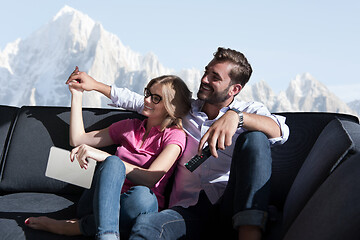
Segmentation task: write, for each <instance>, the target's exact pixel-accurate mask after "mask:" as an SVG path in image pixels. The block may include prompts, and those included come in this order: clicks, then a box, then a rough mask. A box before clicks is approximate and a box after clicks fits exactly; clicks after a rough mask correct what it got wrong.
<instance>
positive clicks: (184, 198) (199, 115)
mask: <svg viewBox="0 0 360 240" xmlns="http://www.w3.org/2000/svg"><path fill="white" fill-rule="evenodd" d="M111 100H112V102H113V104H112V105H114V106H118V107H121V108H124V109H127V110H132V111H137V112H138V113H141V112H142V109H143V107H144V97H143V96H142V95H139V94H137V93H134V92H132V91H130V90H128V89H126V88H116V87H115V86H112V87H111ZM203 104H204V102H203V101H201V100H199V99H197V100H193V101H192V104H191V105H192V107H191V111H190V112H189V114H188V115H187V116H186V117H185V118H184V119H183V126H184V129H185V131H186V132H187V134H188V135H187V143H186V149H185V151H184V153H183V156H182V157H181V159H180V160H179V161H178V165H177V169H176V172H175V174H176V175H175V182H174V185H173V189H172V193H171V196H170V207H172V206H182V207H188V206H192V205H195V204H196V203H197V201H198V198H199V193H200V191H201V190H204V191H205V193H206V195H207V196H208V198H209V200H210V201H211V203H213V204H214V203H215V202H216V201H217V200H218V199H219V198H220V197H221V196H222V195H223V193H224V191H225V187H226V185H227V182H228V179H229V174H230V165H231V157H232V153H233V150H234V145H235V142H236V138H237V137H238V136H239V134H241V133H242V132H244V131H246V130H245V129H243V128H240V129H238V130H237V131H236V133H235V135H234V136H233V139H232V143H233V144H232V145H231V146H229V147H227V148H226V149H225V150H224V151H222V150H218V155H219V157H218V158H214V157H210V158H209V159H207V160H206V161H205V162H204V163H203V164H201V165H200V166H199V167H198V168H197V169H196V170H195V171H194V172H190V171H189V170H188V169H186V168H185V166H184V165H185V163H187V162H188V161H189V160H190V159H191V158H192V157H193V156H194V155H196V153H197V148H198V145H199V141H200V139H201V137H202V136H203V135H204V134H205V133H206V132H207V130H208V129H209V127H210V126H211V125H212V124H213V122H214V121H216V120H217V119H219V118H220V117H221V116H222V115H223V114H224V113H225V112H226V111H227V110H228V109H229V108H237V109H238V110H240V111H242V112H246V113H255V114H259V115H264V116H268V117H270V118H272V119H273V120H274V121H275V122H276V123H277V124H278V125H279V126H280V129H281V133H282V136H281V137H278V138H272V139H269V141H270V144H271V145H274V144H282V143H284V142H285V141H286V140H287V139H288V137H289V128H288V126H287V125H286V124H285V117H283V116H278V115H273V114H271V113H270V112H269V110H268V109H267V108H266V107H265V106H264V105H263V104H262V103H259V102H244V101H239V100H236V99H235V100H234V101H233V102H232V103H231V104H230V105H229V106H227V107H224V108H222V109H221V110H220V112H219V114H218V116H217V117H216V118H215V119H213V120H209V119H208V117H207V115H206V114H205V113H204V112H201V109H202V106H203Z"/></svg>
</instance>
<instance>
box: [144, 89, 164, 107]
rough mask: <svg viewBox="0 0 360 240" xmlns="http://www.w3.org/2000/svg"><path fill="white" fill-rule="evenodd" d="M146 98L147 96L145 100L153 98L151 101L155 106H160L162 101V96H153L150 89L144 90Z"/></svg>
mask: <svg viewBox="0 0 360 240" xmlns="http://www.w3.org/2000/svg"><path fill="white" fill-rule="evenodd" d="M144 96H145V98H148V97H151V101H152V102H153V103H154V104H158V103H159V102H160V101H161V100H162V97H161V96H159V95H157V94H152V93H151V92H150V90H149V89H148V88H145V89H144Z"/></svg>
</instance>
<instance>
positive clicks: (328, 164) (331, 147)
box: [284, 119, 360, 231]
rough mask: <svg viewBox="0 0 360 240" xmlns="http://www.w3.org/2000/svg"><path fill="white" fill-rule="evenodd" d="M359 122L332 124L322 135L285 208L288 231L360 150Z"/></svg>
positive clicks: (303, 168)
mask: <svg viewBox="0 0 360 240" xmlns="http://www.w3.org/2000/svg"><path fill="white" fill-rule="evenodd" d="M353 127H358V124H357V123H353V122H348V121H342V122H341V121H339V120H337V119H335V120H333V121H331V122H330V123H329V124H328V125H327V126H326V127H325V129H324V130H323V131H322V132H321V134H320V136H319V138H318V139H317V141H316V142H315V144H314V147H313V148H312V150H311V152H310V153H309V155H308V157H307V158H306V160H305V162H304V164H303V165H302V167H301V169H300V171H299V173H298V174H297V176H296V178H295V181H294V183H293V184H292V187H291V189H290V191H289V194H288V196H287V199H286V202H285V206H284V231H286V230H287V229H288V227H289V226H290V225H291V224H292V222H293V221H294V220H295V218H296V217H297V216H298V215H299V213H300V212H301V210H302V209H303V207H304V206H305V204H306V202H307V201H308V200H309V199H310V197H311V196H312V195H313V194H314V192H315V191H316V190H317V188H318V187H319V186H320V185H321V184H322V183H323V182H324V181H325V180H326V178H327V177H328V176H329V175H330V174H331V171H332V169H333V167H334V166H335V165H336V164H337V162H339V163H340V162H341V161H343V160H344V159H346V158H348V157H349V156H350V155H352V154H354V153H356V152H358V151H359V149H360V138H358V137H356V136H355V137H354V136H353V135H359V133H360V131H359V132H357V131H352V128H353Z"/></svg>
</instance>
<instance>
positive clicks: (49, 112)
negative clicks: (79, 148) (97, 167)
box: [0, 107, 137, 194]
mask: <svg viewBox="0 0 360 240" xmlns="http://www.w3.org/2000/svg"><path fill="white" fill-rule="evenodd" d="M83 116H84V125H85V128H86V130H87V131H91V130H95V129H101V128H104V127H107V126H109V125H110V124H111V123H113V122H116V121H119V120H121V119H124V118H130V117H136V116H137V115H136V114H134V113H132V112H125V111H120V110H110V109H84V110H83ZM69 118H70V108H66V107H22V108H21V109H20V111H19V114H18V117H17V121H16V123H15V125H14V130H13V132H12V134H11V136H10V141H9V145H8V146H7V149H6V153H5V155H4V164H3V176H2V179H1V182H0V191H7V192H21V191H38V192H52V193H73V194H76V193H81V192H82V189H81V188H79V187H76V186H74V185H70V184H67V183H64V182H61V181H58V180H54V179H51V178H48V177H45V170H46V165H47V159H48V155H49V151H50V147H51V146H57V147H60V148H64V149H69V150H70V149H71V147H70V145H69ZM104 150H106V151H108V152H109V153H115V147H114V146H111V147H109V148H105V149H104Z"/></svg>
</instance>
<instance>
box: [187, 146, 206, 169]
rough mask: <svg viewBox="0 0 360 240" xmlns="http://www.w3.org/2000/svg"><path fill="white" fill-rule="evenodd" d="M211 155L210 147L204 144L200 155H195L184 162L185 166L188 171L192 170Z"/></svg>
mask: <svg viewBox="0 0 360 240" xmlns="http://www.w3.org/2000/svg"><path fill="white" fill-rule="evenodd" d="M210 156H211V152H210V147H209V146H206V147H205V148H204V149H203V150H202V152H201V155H195V156H194V157H193V158H192V159H191V160H190V161H189V162H187V163H185V167H186V168H187V169H188V170H189V171H190V172H193V171H194V170H195V169H196V168H197V167H199V166H200V164H202V163H203V162H204V161H205V160H206V159H208V158H209V157H210Z"/></svg>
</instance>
